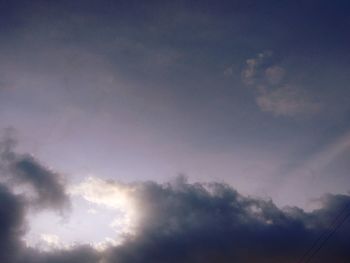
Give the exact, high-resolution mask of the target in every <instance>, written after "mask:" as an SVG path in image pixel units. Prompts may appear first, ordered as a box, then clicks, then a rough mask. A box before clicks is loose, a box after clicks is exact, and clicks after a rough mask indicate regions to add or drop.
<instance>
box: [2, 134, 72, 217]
mask: <svg viewBox="0 0 350 263" xmlns="http://www.w3.org/2000/svg"><path fill="white" fill-rule="evenodd" d="M15 145H16V140H15V139H14V138H13V137H11V136H7V137H6V138H5V139H3V141H2V142H1V143H0V157H1V161H0V167H1V171H2V175H6V177H5V178H6V179H7V180H9V181H10V182H12V183H14V184H22V185H27V186H30V187H31V188H32V189H33V190H34V192H35V195H36V196H35V198H34V200H30V202H31V204H32V205H33V206H34V207H35V208H39V209H48V208H49V209H55V210H60V211H63V210H65V209H66V208H69V197H68V196H67V194H66V190H65V185H64V183H63V181H62V180H63V178H62V177H61V176H60V175H59V174H57V173H55V172H53V171H51V170H50V169H49V168H47V167H45V166H44V165H42V164H40V163H39V162H38V161H37V160H36V159H35V158H34V157H33V156H31V155H28V154H18V153H16V152H15ZM2 177H4V176H2Z"/></svg>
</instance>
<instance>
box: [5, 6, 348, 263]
mask: <svg viewBox="0 0 350 263" xmlns="http://www.w3.org/2000/svg"><path fill="white" fill-rule="evenodd" d="M349 10H350V4H349V3H348V1H340V0H339V1H312V0H311V1H240V0H238V1H206V0H205V1H130V0H129V1H107V0H103V1H90V0H86V1H80V0H77V1H65V0H62V1H2V0H0V120H1V121H0V129H1V130H2V131H3V133H9V129H8V128H11V130H10V133H11V136H13V137H14V138H16V140H17V142H18V143H17V150H18V151H19V152H23V153H24V152H25V153H29V154H30V155H31V156H32V157H31V158H34V159H33V160H40V163H42V165H43V166H44V167H48V168H49V169H50V170H53V171H55V172H57V173H59V174H62V175H63V177H64V178H65V181H66V182H67V184H69V185H75V184H79V185H80V184H82V183H81V182H84V180H87V179H86V178H87V177H90V178H99V179H110V180H112V181H116V182H119V184H126V185H128V184H131V185H133V184H134V183H136V184H139V182H143V181H153V182H154V183H155V184H159V185H158V186H161V185H162V183H165V182H168V181H171V180H174V178H175V177H176V176H177V175H179V174H183V175H186V176H187V178H188V181H189V182H190V183H193V182H197V181H199V182H220V183H227V184H229V185H231V186H232V187H233V188H234V189H236V190H238V191H239V192H240V193H243V194H244V195H250V196H259V197H262V198H264V199H268V198H272V200H273V201H274V202H275V203H276V204H277V205H278V206H280V207H282V206H285V205H291V206H294V205H296V206H299V207H302V208H304V209H306V210H309V211H310V210H311V209H313V208H315V207H319V206H320V201H319V199H318V198H319V197H320V196H322V195H324V194H328V193H331V194H335V195H336V194H345V195H346V194H348V193H349V189H350V188H349V185H350V176H349V174H348V173H349V170H350V125H349V118H350V115H349V112H350V89H349V83H350V62H349V61H350V52H349V47H350V35H349V33H348V31H349V27H350V18H349V15H348V13H349ZM6 136H7V135H5V137H6ZM0 168H1V165H0ZM96 180H97V179H96ZM68 188H70V187H68ZM73 188H74V187H73ZM168 190H169V189H168ZM67 191H68V192H69V191H71V190H67ZM93 191H95V190H93ZM118 191H119V190H118ZM82 192H84V191H82ZM84 193H85V192H84ZM79 194H80V195H81V197H83V199H84V197H85V199H86V198H87V197H86V196H84V194H82V193H81V192H79ZM316 199H317V200H316ZM88 201H89V202H92V203H94V205H96V204H97V205H99V204H101V202H102V203H103V202H105V201H96V200H95V199H93V200H92V201H91V200H88ZM77 202H83V201H82V200H80V201H77ZM99 202H100V203H99ZM105 203H106V202H105ZM105 203H103V204H105ZM85 205H87V204H85ZM73 207H74V205H73ZM81 207H84V204H82V205H81V206H80V208H79V209H81V210H83V208H81ZM111 207H112V208H113V209H114V208H115V207H114V206H113V205H112V206H111ZM95 208H96V207H87V208H86V209H87V210H86V209H85V207H84V209H85V210H86V211H90V212H89V213H90V214H94V213H95V210H94V209H95ZM124 208H125V207H124ZM77 209H78V208H77ZM79 209H78V210H79ZM73 210H74V209H73ZM78 210H74V211H75V212H76V211H78ZM85 210H84V211H85ZM79 211H80V210H79ZM108 211H109V210H108ZM108 211H107V210H106V211H105V214H104V215H103V216H101V215H100V220H105V219H101V218H102V217H106V218H109V217H110V211H109V212H108ZM76 213H78V212H76ZM79 213H80V214H81V213H83V212H79ZM79 213H78V214H79ZM47 216H48V215H45V216H43V217H42V218H39V217H38V219H37V221H35V220H34V221H33V227H32V229H34V228H35V227H37V228H40V227H41V226H42V225H43V224H42V223H41V222H43V221H47V220H48V219H47V218H48V217H47ZM34 217H35V216H34ZM50 220H51V219H50ZM106 220H107V219H106ZM108 220H109V219H108ZM73 221H74V220H73ZM85 223H86V222H85ZM90 223H91V222H90ZM90 223H89V222H88V223H86V225H90ZM74 224H75V225H74V227H77V226H78V225H79V223H78V221H77V222H75V223H74ZM91 224H92V223H91ZM44 225H45V224H44ZM50 227H51V228H53V226H50ZM38 231H39V230H38ZM40 231H41V230H40ZM81 231H82V232H81V233H83V230H81ZM101 231H102V230H101ZM68 232H69V231H68ZM103 233H104V232H103ZM67 236H68V234H67ZM103 236H105V235H104V234H103ZM45 238H46V239H45ZM88 238H92V239H93V238H94V237H88ZM43 239H45V240H46V241H47V240H51V241H50V242H56V241H52V236H51V239H50V236H44V237H43ZM68 239H69V240H70V237H68ZM73 241H74V238H73ZM118 262H119V261H118ZM120 262H124V261H122V260H121V261H120ZM133 262H141V261H133Z"/></svg>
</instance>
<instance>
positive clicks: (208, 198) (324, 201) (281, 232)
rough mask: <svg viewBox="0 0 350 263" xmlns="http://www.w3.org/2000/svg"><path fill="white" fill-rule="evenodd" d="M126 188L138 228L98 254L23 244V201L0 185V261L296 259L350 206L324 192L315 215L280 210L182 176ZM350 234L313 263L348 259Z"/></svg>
mask: <svg viewBox="0 0 350 263" xmlns="http://www.w3.org/2000/svg"><path fill="white" fill-rule="evenodd" d="M107 183H108V184H110V185H111V186H113V185H115V184H117V183H116V182H113V181H108V182H107ZM123 187H126V188H127V187H130V189H132V191H131V192H130V193H132V198H133V200H134V201H135V202H136V208H137V209H138V212H139V213H140V214H141V217H140V220H139V222H138V227H137V231H136V233H134V234H130V235H127V236H125V239H124V241H123V243H122V244H121V245H118V246H115V247H111V248H109V249H107V250H106V251H103V252H98V251H96V250H94V249H92V248H91V247H90V246H84V245H77V246H75V247H72V248H70V249H63V250H58V249H57V250H54V251H51V252H40V251H38V250H36V249H34V248H28V247H26V246H25V245H24V244H23V243H22V241H20V240H21V237H22V236H23V234H24V233H25V231H24V230H25V228H24V226H25V222H24V215H25V211H26V210H25V206H24V204H25V203H23V202H21V200H22V197H21V196H16V195H14V194H12V193H11V192H10V191H9V190H8V188H6V187H2V188H0V197H1V199H0V213H1V217H0V220H1V224H0V233H2V235H1V236H0V240H1V243H0V245H1V247H0V259H3V260H2V262H7V263H24V262H26V263H28V262H29V263H31V262H36V263H56V262H57V263H58V262H62V263H63V262H69V263H78V262H88V263H97V262H103V263H114V262H118V263H129V262H133V263H143V262H154V263H157V262H168V263H172V262H174V263H175V262H184V263H186V262H191V263H196V262H202V263H203V262H222V263H225V262H252V263H254V262H259V263H261V262H266V263H267V262H269V263H273V262H276V263H277V262H295V261H296V260H297V259H298V258H299V257H300V256H301V255H302V254H303V253H304V252H305V251H306V250H307V249H308V248H310V246H311V244H312V243H313V242H314V240H315V239H316V238H318V237H319V236H320V234H322V233H324V231H325V230H327V227H328V226H329V224H330V222H332V220H334V218H335V217H336V215H338V214H339V211H341V210H343V209H344V207H346V206H347V207H348V208H349V207H350V197H349V196H348V195H326V196H324V197H323V198H321V199H320V200H319V202H320V205H321V206H320V208H319V209H317V210H314V211H312V212H305V211H303V210H302V209H300V208H297V207H289V208H284V209H280V208H278V207H277V206H276V205H274V203H273V202H272V201H271V200H263V199H259V198H253V197H246V196H243V195H241V194H240V193H238V192H237V191H236V190H234V189H233V188H232V187H231V186H229V185H227V184H224V183H217V182H213V183H188V182H187V181H186V179H185V178H184V177H178V178H177V179H176V180H174V181H173V182H170V183H165V184H159V183H156V182H151V181H149V182H136V183H133V184H123ZM109 190H110V189H109ZM345 212H346V213H349V212H350V211H345ZM349 234H350V226H349V222H347V224H345V225H344V226H343V228H341V229H340V231H338V232H337V233H336V234H335V235H334V236H333V238H332V239H331V240H329V242H328V244H327V247H326V248H325V249H323V250H322V251H320V253H319V254H318V255H317V260H318V262H320V263H323V262H325V263H326V262H330V261H331V262H335V263H338V262H347V261H348V260H349V259H350V254H349V252H348V245H349V238H348V237H349Z"/></svg>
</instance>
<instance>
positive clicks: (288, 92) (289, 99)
mask: <svg viewBox="0 0 350 263" xmlns="http://www.w3.org/2000/svg"><path fill="white" fill-rule="evenodd" d="M274 74H275V73H274ZM277 74H279V73H277ZM277 78H278V77H276V76H275V77H273V80H274V81H275V80H276V79H277ZM256 103H257V105H258V106H259V107H260V109H261V110H262V111H266V112H270V113H272V114H274V115H276V116H290V117H293V116H297V115H302V114H304V115H305V114H307V115H309V114H313V113H316V112H318V111H319V110H320V105H319V104H318V103H316V102H313V101H311V100H309V99H308V98H307V96H306V95H305V92H303V91H302V90H300V89H298V88H296V87H290V86H283V87H280V88H278V89H274V90H267V89H264V90H261V92H260V95H258V96H257V98H256Z"/></svg>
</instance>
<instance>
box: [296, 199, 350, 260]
mask: <svg viewBox="0 0 350 263" xmlns="http://www.w3.org/2000/svg"><path fill="white" fill-rule="evenodd" d="M348 207H349V208H350V205H349V204H348V205H346V206H345V207H344V208H343V209H342V210H341V211H340V213H338V215H337V216H336V217H335V218H334V219H333V221H332V223H331V224H330V225H329V226H328V227H327V230H326V231H324V232H323V233H322V234H321V235H320V236H319V237H318V238H317V239H316V240H315V241H314V243H313V244H312V246H311V247H310V248H309V249H308V250H307V251H306V252H305V253H304V254H303V255H302V256H301V258H300V259H299V260H298V262H297V263H302V262H303V260H304V259H305V258H306V257H307V256H308V255H309V254H310V253H311V252H312V250H313V249H314V248H315V247H316V246H317V244H318V243H319V242H320V241H321V240H322V239H323V238H324V237H325V238H326V236H327V234H328V233H329V232H332V229H334V228H336V225H335V224H336V223H337V221H338V220H339V219H340V218H341V217H342V215H343V213H344V212H346V210H347V209H348Z"/></svg>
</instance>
